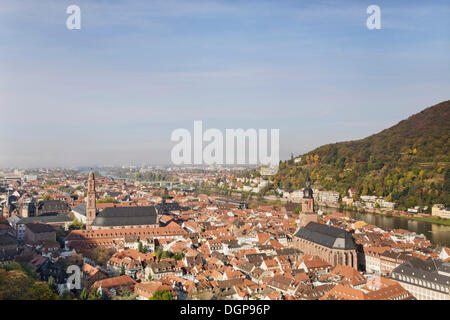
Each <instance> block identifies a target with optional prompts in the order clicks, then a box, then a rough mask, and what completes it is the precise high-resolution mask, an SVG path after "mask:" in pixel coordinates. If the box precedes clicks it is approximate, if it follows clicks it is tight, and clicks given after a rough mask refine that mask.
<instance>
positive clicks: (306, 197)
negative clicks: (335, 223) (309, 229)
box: [302, 174, 314, 213]
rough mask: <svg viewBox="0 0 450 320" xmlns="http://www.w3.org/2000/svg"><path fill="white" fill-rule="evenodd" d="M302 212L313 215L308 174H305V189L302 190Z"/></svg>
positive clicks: (312, 200) (311, 192)
mask: <svg viewBox="0 0 450 320" xmlns="http://www.w3.org/2000/svg"><path fill="white" fill-rule="evenodd" d="M302 212H304V213H314V197H313V190H312V188H311V180H310V179H309V175H308V174H306V180H305V188H304V189H303V199H302Z"/></svg>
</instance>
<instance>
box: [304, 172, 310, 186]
mask: <svg viewBox="0 0 450 320" xmlns="http://www.w3.org/2000/svg"><path fill="white" fill-rule="evenodd" d="M305 185H306V187H307V188H309V187H311V180H310V179H309V174H308V173H306V181H305Z"/></svg>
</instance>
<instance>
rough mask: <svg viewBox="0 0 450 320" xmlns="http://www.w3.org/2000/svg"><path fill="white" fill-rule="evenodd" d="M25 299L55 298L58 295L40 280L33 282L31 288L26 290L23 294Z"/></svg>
mask: <svg viewBox="0 0 450 320" xmlns="http://www.w3.org/2000/svg"><path fill="white" fill-rule="evenodd" d="M25 299H27V300H57V299H58V296H57V295H56V294H55V293H54V292H53V291H52V289H50V287H49V286H48V285H47V284H46V283H45V282H41V281H37V282H35V283H34V284H33V285H32V286H31V288H29V289H28V290H27V293H26V295H25Z"/></svg>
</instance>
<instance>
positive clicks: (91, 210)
mask: <svg viewBox="0 0 450 320" xmlns="http://www.w3.org/2000/svg"><path fill="white" fill-rule="evenodd" d="M96 215H97V206H96V202H95V177H94V172H93V171H92V169H91V171H90V172H89V179H88V187H87V203H86V229H90V228H91V225H92V223H93V222H94V220H95V217H96Z"/></svg>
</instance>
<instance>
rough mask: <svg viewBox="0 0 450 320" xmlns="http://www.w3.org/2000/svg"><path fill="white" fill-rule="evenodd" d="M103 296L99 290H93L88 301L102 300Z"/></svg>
mask: <svg viewBox="0 0 450 320" xmlns="http://www.w3.org/2000/svg"><path fill="white" fill-rule="evenodd" d="M101 299H102V296H101V294H100V292H99V291H98V290H97V289H95V288H94V289H92V290H91V292H89V296H88V300H101Z"/></svg>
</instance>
